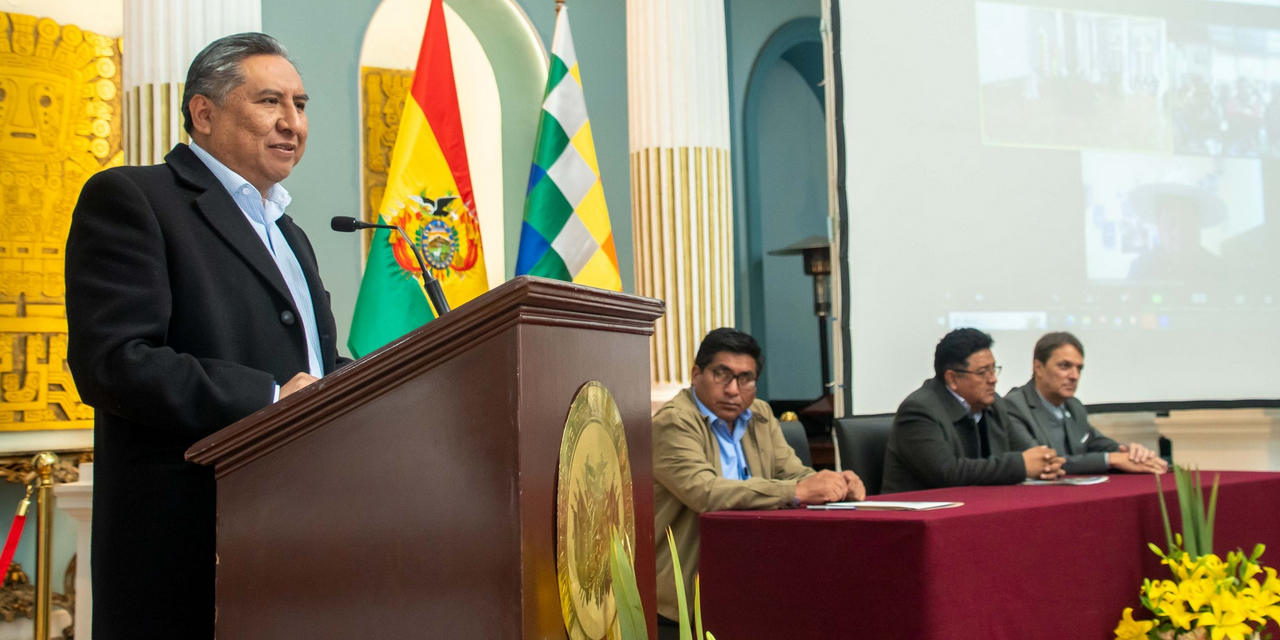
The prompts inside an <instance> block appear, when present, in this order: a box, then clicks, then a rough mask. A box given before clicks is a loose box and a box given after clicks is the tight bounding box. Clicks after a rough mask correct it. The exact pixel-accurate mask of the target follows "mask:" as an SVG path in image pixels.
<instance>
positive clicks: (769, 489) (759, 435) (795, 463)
mask: <svg viewBox="0 0 1280 640" xmlns="http://www.w3.org/2000/svg"><path fill="white" fill-rule="evenodd" d="M751 413H752V416H751V421H750V422H749V423H748V424H747V433H746V435H744V436H743V437H742V451H743V453H744V454H745V455H746V458H747V468H748V469H750V470H751V478H750V479H749V480H729V479H726V478H725V477H724V476H723V475H722V474H721V472H720V448H719V445H717V444H716V437H715V434H713V433H712V432H711V425H710V423H709V422H708V420H707V419H706V418H705V417H704V416H703V415H702V414H701V413H699V412H698V406H697V405H696V404H694V400H693V393H692V391H691V390H690V389H685V390H683V391H681V392H680V393H679V394H677V395H676V397H674V398H672V399H671V401H670V402H668V403H667V404H665V405H663V406H662V408H661V409H659V410H658V413H657V414H655V415H654V416H653V478H654V485H655V486H654V492H653V512H654V520H655V523H654V524H655V526H654V530H653V534H654V538H655V540H654V541H655V542H656V543H657V561H658V614H659V615H661V616H663V617H666V618H669V619H671V620H676V619H678V617H679V609H678V607H679V604H678V602H677V600H676V585H675V578H674V569H673V567H672V564H671V550H670V548H669V547H668V545H667V527H670V528H671V530H672V533H673V534H674V536H675V540H676V549H677V551H678V552H679V554H680V568H681V570H682V573H683V574H684V575H683V579H684V583H685V595H686V596H687V597H688V599H689V603H690V604H689V615H690V616H692V615H693V604H692V603H693V576H694V574H695V573H697V571H698V514H701V513H706V512H708V511H732V510H744V511H745V510H755V509H780V508H786V507H791V506H793V505H794V499H795V495H796V482H797V481H798V480H800V479H801V478H804V477H806V476H809V475H812V474H813V473H814V470H813V469H810V468H809V467H806V466H804V463H802V462H800V458H798V457H797V456H796V452H795V450H793V449H792V448H791V446H790V445H788V444H787V441H786V440H785V439H784V438H783V437H782V428H781V427H779V426H778V421H777V419H775V418H774V417H773V411H772V410H771V409H770V408H769V405H768V403H766V402H764V401H763V400H756V401H755V402H753V403H751Z"/></svg>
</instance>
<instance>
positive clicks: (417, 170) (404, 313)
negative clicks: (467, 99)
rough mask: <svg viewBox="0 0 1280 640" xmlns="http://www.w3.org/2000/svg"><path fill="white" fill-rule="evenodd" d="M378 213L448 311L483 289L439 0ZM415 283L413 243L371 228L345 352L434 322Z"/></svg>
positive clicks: (363, 350)
mask: <svg viewBox="0 0 1280 640" xmlns="http://www.w3.org/2000/svg"><path fill="white" fill-rule="evenodd" d="M377 217H378V220H377V222H380V223H382V224H393V225H398V226H400V227H401V228H403V229H404V230H405V232H406V233H408V235H409V236H410V237H411V238H412V239H413V241H414V242H415V243H416V244H417V245H418V246H419V247H421V249H422V257H423V259H424V261H425V266H426V268H427V269H429V270H430V271H431V273H432V275H433V276H435V278H436V279H438V280H439V281H440V284H441V287H442V288H443V289H444V294H445V297H446V298H447V299H448V301H449V305H450V306H452V307H457V306H459V305H461V304H463V303H465V302H467V301H469V300H471V299H472V298H474V297H476V296H478V295H480V294H481V293H484V292H485V291H487V290H488V289H489V280H488V274H487V273H486V272H485V265H484V247H483V245H482V244H481V242H480V219H479V218H478V217H477V215H476V207H475V197H474V194H473V193H472V190H471V172H470V169H469V168H468V165H467V147H466V141H465V139H464V138H463V135H462V117H461V115H460V114H459V111H458V92H457V87H456V86H455V85H454V81H453V59H452V57H451V56H450V54H449V34H448V31H446V29H445V22H444V5H443V4H442V1H441V0H432V1H431V9H430V11H429V13H428V15H427V26H426V29H425V33H424V34H423V36H422V49H421V51H420V52H419V54H418V64H417V67H415V69H414V73H413V85H412V88H411V89H410V92H409V95H408V96H406V98H405V104H404V114H403V116H402V117H401V119H400V131H399V133H398V134H397V136H396V144H395V148H394V149H393V151H392V153H391V167H390V169H389V170H388V172H387V186H386V191H385V192H384V195H383V197H382V205H381V206H380V207H379V208H378V213H377ZM421 278H422V273H421V269H420V268H419V266H418V262H417V260H416V259H415V258H414V255H413V249H412V247H410V246H409V245H408V244H406V243H405V241H404V239H403V238H402V237H401V236H400V234H399V233H397V232H395V231H390V230H387V229H378V230H377V232H376V233H374V235H373V242H372V244H370V246H369V258H368V261H367V262H366V263H365V270H364V278H363V280H361V282H360V293H359V296H358V297H357V298H356V310H355V316H354V318H353V319H352V321H351V337H350V339H349V340H348V341H347V346H348V347H349V348H350V349H351V353H352V354H354V355H355V356H356V357H357V358H358V357H361V356H364V355H366V354H368V353H370V352H372V351H374V350H376V349H378V348H379V347H381V346H383V345H385V344H387V343H388V342H390V341H392V340H395V339H396V338H399V337H400V336H402V335H404V334H406V333H408V332H410V331H412V330H414V329H416V328H418V327H420V326H422V324H423V323H425V322H427V321H429V320H431V319H432V318H434V317H435V314H434V312H433V311H432V309H431V305H430V304H429V303H428V301H427V297H426V294H425V293H424V292H423V290H422V282H421Z"/></svg>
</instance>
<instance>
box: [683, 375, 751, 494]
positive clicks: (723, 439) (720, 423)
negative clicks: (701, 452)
mask: <svg viewBox="0 0 1280 640" xmlns="http://www.w3.org/2000/svg"><path fill="white" fill-rule="evenodd" d="M689 395H692V396H693V403H694V404H696V405H698V411H699V412H700V413H702V415H704V416H706V417H707V420H709V421H710V422H711V433H714V434H715V436H716V444H718V445H720V473H721V474H722V475H723V476H724V477H726V478H728V479H730V480H746V479H748V478H750V477H751V470H750V469H748V468H747V456H746V454H744V453H743V452H742V436H744V435H746V433H747V423H748V422H750V421H751V410H750V409H747V410H746V411H743V412H742V415H740V416H738V419H737V420H734V421H733V430H732V431H730V429H729V423H727V422H725V421H724V420H723V419H722V418H720V417H719V416H717V415H716V414H714V413H711V410H710V409H708V408H707V405H705V404H702V401H701V400H699V399H698V394H697V393H694V391H693V389H690V390H689Z"/></svg>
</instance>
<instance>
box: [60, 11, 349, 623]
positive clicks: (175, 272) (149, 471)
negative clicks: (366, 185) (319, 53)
mask: <svg viewBox="0 0 1280 640" xmlns="http://www.w3.org/2000/svg"><path fill="white" fill-rule="evenodd" d="M306 104H307V94H306V92H305V91H304V89H303V86H302V78H301V76H299V74H298V72H297V70H296V69H295V68H294V66H293V63H292V62H290V60H289V59H288V52H287V51H286V50H285V49H284V47H283V46H281V45H280V43H279V42H277V41H276V40H275V39H274V38H271V37H270V36H267V35H263V34H259V33H245V34H239V35H234V36H228V37H225V38H222V39H220V40H217V41H215V42H213V43H212V44H210V45H209V46H208V47H206V48H205V49H204V51H202V52H200V54H199V55H197V56H196V58H195V60H194V61H193V62H192V63H191V68H190V69H189V70H188V72H187V82H186V89H185V92H184V95H183V105H182V114H183V116H184V117H185V122H184V126H185V128H186V130H187V132H188V133H189V134H190V135H191V140H192V144H191V146H187V145H183V144H179V145H177V146H176V147H174V149H173V151H171V152H170V153H169V155H168V156H166V157H165V163H164V164H162V165H156V166H151V167H121V168H116V169H110V170H107V171H104V172H102V173H99V174H97V175H95V176H94V177H93V178H91V179H90V180H89V181H88V182H87V183H86V184H85V186H84V190H83V191H82V192H81V195H80V200H79V202H78V203H77V204H76V209H75V213H74V214H73V217H72V222H71V230H70V234H69V236H68V239H67V263H66V283H67V324H68V333H69V346H68V357H67V360H68V363H69V364H70V366H71V371H72V373H73V375H74V376H75V380H76V385H77V387H78V388H79V390H80V393H81V395H82V396H83V398H84V401H85V402H87V403H88V404H90V405H92V406H93V407H94V409H95V410H96V414H95V416H96V425H95V427H96V428H95V431H94V453H95V462H96V469H97V472H96V474H95V487H94V510H93V560H92V571H93V583H94V588H93V592H94V593H93V596H94V603H93V604H94V617H93V623H94V624H93V635H94V637H96V638H97V639H98V640H123V639H125V638H184V639H212V638H213V630H214V569H215V562H216V557H215V546H214V541H215V540H214V534H215V529H214V525H215V519H216V516H215V513H216V511H215V507H216V504H215V484H214V477H213V470H212V469H210V468H207V467H202V466H199V465H196V464H193V463H189V462H185V461H184V459H183V454H184V452H185V451H186V450H187V448H188V447H190V446H191V445H193V444H195V442H196V441H198V440H200V439H201V438H204V437H205V436H208V435H210V434H212V433H214V432H215V431H218V430H219V429H221V428H223V427H225V426H227V425H229V424H231V423H233V422H235V421H237V420H239V419H241V418H243V417H245V416H247V415H249V414H250V413H253V412H254V411H257V410H258V409H261V408H263V407H265V406H267V405H269V404H271V403H272V402H274V401H275V400H277V399H279V398H283V397H285V396H288V395H289V394H291V393H293V392H295V391H297V390H298V389H300V388H302V387H304V386H306V385H307V384H309V383H311V382H314V381H315V380H316V379H317V378H319V377H321V376H323V375H324V374H325V373H328V372H330V371H333V370H334V369H335V368H336V367H337V366H340V365H341V364H345V362H346V360H345V359H340V358H338V355H337V342H336V329H335V324H334V320H333V314H332V312H331V311H330V309H329V294H328V293H327V292H326V291H325V289H324V286H323V285H322V284H321V282H320V274H319V269H318V267H317V264H316V258H315V253H314V252H313V251H312V248H311V244H310V243H309V242H308V241H307V238H306V235H305V234H304V233H303V232H302V229H301V228H299V227H298V226H297V225H295V224H294V223H293V221H292V220H291V219H290V218H289V216H286V215H284V210H285V208H286V207H287V206H288V205H289V200H290V198H289V194H288V192H286V191H285V189H284V188H283V187H281V186H280V184H279V183H280V181H282V180H284V179H285V178H286V177H288V175H289V173H290V172H291V171H292V170H293V167H294V165H296V164H297V163H298V161H299V160H301V159H302V154H303V151H304V150H305V149H306V143H307V116H306Z"/></svg>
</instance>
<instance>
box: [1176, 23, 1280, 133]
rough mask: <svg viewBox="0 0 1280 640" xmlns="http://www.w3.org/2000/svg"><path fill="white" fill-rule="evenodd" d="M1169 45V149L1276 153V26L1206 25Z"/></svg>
mask: <svg viewBox="0 0 1280 640" xmlns="http://www.w3.org/2000/svg"><path fill="white" fill-rule="evenodd" d="M1202 33H1203V41H1201V42H1174V43H1171V44H1170V45H1169V57H1170V69H1171V74H1170V75H1171V76H1172V78H1171V81H1172V85H1173V86H1172V90H1171V92H1170V96H1171V98H1170V103H1171V106H1172V110H1173V123H1174V149H1175V150H1176V151H1177V152H1179V153H1198V154H1207V155H1227V156H1235V157H1244V158H1257V157H1280V31H1265V30H1262V29H1246V28H1242V27H1224V26H1206V27H1203V28H1202Z"/></svg>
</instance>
